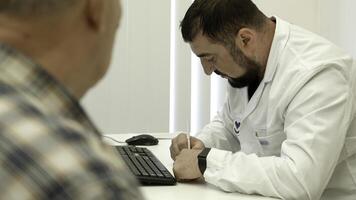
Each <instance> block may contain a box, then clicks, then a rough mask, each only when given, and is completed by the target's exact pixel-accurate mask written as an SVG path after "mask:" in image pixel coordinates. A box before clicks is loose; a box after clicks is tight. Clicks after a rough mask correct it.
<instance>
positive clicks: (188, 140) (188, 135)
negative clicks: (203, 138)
mask: <svg viewBox="0 0 356 200" xmlns="http://www.w3.org/2000/svg"><path fill="white" fill-rule="evenodd" d="M187 145H188V149H190V133H189V131H188V132H187Z"/></svg>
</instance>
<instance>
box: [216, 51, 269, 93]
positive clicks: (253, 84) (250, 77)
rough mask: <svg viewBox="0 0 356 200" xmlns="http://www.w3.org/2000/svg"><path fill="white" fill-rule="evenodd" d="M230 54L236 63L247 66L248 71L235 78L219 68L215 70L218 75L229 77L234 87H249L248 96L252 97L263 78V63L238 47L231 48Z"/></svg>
mask: <svg viewBox="0 0 356 200" xmlns="http://www.w3.org/2000/svg"><path fill="white" fill-rule="evenodd" d="M230 54H231V56H232V57H233V59H234V61H235V63H237V64H238V65H240V66H241V67H244V68H246V73H245V74H244V75H242V76H240V77H238V78H233V77H229V76H226V74H223V73H221V72H220V71H218V70H215V71H214V72H215V73H216V74H218V75H222V76H226V77H228V81H229V84H230V85H231V87H233V88H243V87H248V97H249V99H251V97H252V95H253V94H254V93H255V91H256V90H257V87H258V86H259V84H260V82H261V80H262V78H263V73H261V70H262V65H260V64H258V63H257V62H256V61H254V60H252V59H250V58H248V57H247V56H246V55H245V54H244V53H243V52H242V51H241V50H240V49H239V48H238V47H234V48H233V49H230Z"/></svg>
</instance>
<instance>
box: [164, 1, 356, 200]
mask: <svg viewBox="0 0 356 200" xmlns="http://www.w3.org/2000/svg"><path fill="white" fill-rule="evenodd" d="M181 26H182V35H183V38H184V40H185V41H186V42H188V43H189V44H190V47H191V48H192V50H193V52H194V53H195V54H196V55H197V56H198V57H200V59H201V63H202V66H203V68H204V71H205V73H206V74H207V75H210V74H212V73H214V72H215V73H217V74H220V75H221V76H222V77H224V78H226V79H227V80H228V82H229V83H230V84H229V88H228V97H227V100H226V102H225V104H224V106H223V109H222V110H221V112H219V113H218V115H217V116H216V118H215V119H214V120H213V121H212V122H211V123H210V124H208V125H207V126H205V127H204V128H203V130H202V131H201V133H200V134H199V135H198V137H197V138H191V147H192V149H187V140H186V136H185V135H184V134H182V135H179V136H178V137H177V138H175V139H173V141H172V146H171V155H172V158H173V159H175V163H174V172H175V174H176V177H177V178H178V179H181V180H192V179H196V178H199V177H201V176H203V177H204V178H205V180H206V181H207V182H209V183H211V184H214V185H216V186H218V187H220V188H221V189H223V190H225V191H229V192H241V193H249V194H250V193H258V194H261V195H264V196H272V197H278V198H282V199H320V198H321V199H323V200H326V199H330V200H333V199H338V200H354V199H356V120H355V113H356V107H355V97H356V96H355V92H356V90H355V88H356V87H355V86H356V83H355V80H356V68H355V67H354V66H353V59H352V58H351V57H350V56H349V55H348V54H346V53H345V52H343V51H342V50H341V49H339V48H337V47H336V46H335V45H333V44H331V43H330V42H329V41H327V40H325V39H324V38H321V37H320V36H317V35H315V34H313V33H310V32H309V31H306V30H304V29H302V28H300V27H298V26H295V25H292V24H290V23H288V22H286V21H284V20H282V19H280V18H278V17H272V18H268V17H266V16H265V15H264V14H263V13H262V12H261V11H260V10H259V9H258V8H257V7H256V6H255V5H254V4H253V2H252V1H251V0H195V1H194V3H193V4H192V6H191V7H190V8H189V9H188V11H187V13H186V15H185V17H184V19H183V21H182V24H181Z"/></svg>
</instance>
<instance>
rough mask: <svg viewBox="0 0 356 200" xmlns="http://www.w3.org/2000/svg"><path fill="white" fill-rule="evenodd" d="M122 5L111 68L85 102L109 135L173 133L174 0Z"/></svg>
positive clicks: (131, 0)
mask: <svg viewBox="0 0 356 200" xmlns="http://www.w3.org/2000/svg"><path fill="white" fill-rule="evenodd" d="M121 2H122V5H123V10H124V13H123V18H122V21H121V26H120V29H119V32H118V38H117V42H116V43H115V51H114V54H113V62H112V65H111V68H110V70H109V72H108V74H107V76H106V77H105V78H104V80H102V82H100V83H99V85H97V87H96V88H94V89H93V90H92V91H90V93H89V94H88V95H87V96H86V97H85V98H84V100H83V104H84V106H85V107H86V109H87V110H88V112H89V114H90V116H91V117H92V119H93V120H94V121H95V122H96V123H97V125H98V126H99V128H100V129H101V130H102V131H103V132H105V133H125V132H145V131H148V130H150V131H155V132H161V131H167V130H168V126H169V43H170V1H168V0H149V1H142V0H121Z"/></svg>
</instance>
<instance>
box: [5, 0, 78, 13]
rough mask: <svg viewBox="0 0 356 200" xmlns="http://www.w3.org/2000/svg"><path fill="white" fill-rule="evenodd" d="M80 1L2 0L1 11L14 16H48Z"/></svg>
mask: <svg viewBox="0 0 356 200" xmlns="http://www.w3.org/2000/svg"><path fill="white" fill-rule="evenodd" d="M78 1H80V0H1V1H0V13H3V14H9V15H13V16H41V15H47V16H48V14H50V13H52V14H53V13H57V12H58V11H61V10H63V9H65V8H68V7H69V6H71V5H73V4H74V3H75V2H78Z"/></svg>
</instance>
